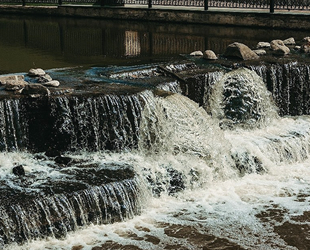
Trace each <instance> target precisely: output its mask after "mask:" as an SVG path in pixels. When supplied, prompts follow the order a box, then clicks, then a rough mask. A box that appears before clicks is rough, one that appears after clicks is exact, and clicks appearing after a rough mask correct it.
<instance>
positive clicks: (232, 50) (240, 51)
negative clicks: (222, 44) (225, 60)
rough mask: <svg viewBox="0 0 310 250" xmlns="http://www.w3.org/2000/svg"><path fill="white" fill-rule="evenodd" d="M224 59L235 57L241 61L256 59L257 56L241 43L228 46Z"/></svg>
mask: <svg viewBox="0 0 310 250" xmlns="http://www.w3.org/2000/svg"><path fill="white" fill-rule="evenodd" d="M224 56H225V57H237V58H240V59H242V60H253V59H258V58H259V56H258V55H257V54H256V53H255V52H254V51H253V50H251V49H250V48H249V47H248V46H246V45H245V44H243V43H238V42H235V43H232V44H230V45H228V47H227V48H226V51H225V53H224Z"/></svg>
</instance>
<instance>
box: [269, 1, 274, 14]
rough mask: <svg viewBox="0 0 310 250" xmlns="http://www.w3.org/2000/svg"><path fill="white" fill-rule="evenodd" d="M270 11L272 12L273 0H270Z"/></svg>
mask: <svg viewBox="0 0 310 250" xmlns="http://www.w3.org/2000/svg"><path fill="white" fill-rule="evenodd" d="M270 13H274V0H270Z"/></svg>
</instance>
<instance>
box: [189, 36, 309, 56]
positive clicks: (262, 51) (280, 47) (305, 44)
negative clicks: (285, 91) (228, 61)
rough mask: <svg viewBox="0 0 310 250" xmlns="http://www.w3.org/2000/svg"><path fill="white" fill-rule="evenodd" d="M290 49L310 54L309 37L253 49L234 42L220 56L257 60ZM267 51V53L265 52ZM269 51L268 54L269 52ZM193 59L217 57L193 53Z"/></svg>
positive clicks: (267, 44)
mask: <svg viewBox="0 0 310 250" xmlns="http://www.w3.org/2000/svg"><path fill="white" fill-rule="evenodd" d="M291 49H294V50H295V51H299V52H300V53H310V37H305V38H303V39H302V40H301V41H300V42H299V44H296V42H295V39H294V38H293V37H290V38H287V39H285V40H280V39H276V40H272V41H271V42H270V43H269V42H259V43H258V44H257V45H256V48H255V49H253V50H252V49H251V48H249V47H248V46H247V45H245V44H243V43H238V42H234V43H232V44H229V45H228V46H227V48H226V51H225V52H224V54H223V55H222V56H223V57H224V58H238V59H241V60H255V59H259V58H260V56H264V55H266V54H268V53H271V54H272V55H274V56H286V55H288V54H290V52H291ZM266 50H268V53H267V51H266ZM269 51H270V52H269ZM190 55H191V56H195V57H203V58H204V59H207V60H216V59H218V57H217V56H216V54H215V53H214V52H213V51H212V50H206V51H205V52H204V53H203V52H202V51H194V52H192V53H191V54H190Z"/></svg>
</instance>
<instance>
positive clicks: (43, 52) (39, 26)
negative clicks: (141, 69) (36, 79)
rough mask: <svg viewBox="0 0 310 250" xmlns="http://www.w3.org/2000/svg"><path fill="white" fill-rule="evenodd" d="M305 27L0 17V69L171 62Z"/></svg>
mask: <svg viewBox="0 0 310 250" xmlns="http://www.w3.org/2000/svg"><path fill="white" fill-rule="evenodd" d="M308 35H309V34H307V32H305V31H293V30H289V31H283V30H270V29H267V30H266V29H255V28H253V29H250V28H240V27H224V26H208V25H189V24H168V23H154V22H143V23H141V22H140V23H139V22H130V21H116V20H94V19H69V18H58V19H55V18H30V17H28V16H2V17H0V55H1V56H0V73H15V72H26V71H28V70H29V69H30V68H32V67H41V68H44V69H51V68H62V67H73V66H94V65H97V66H106V65H135V64H142V63H149V62H158V61H174V60H176V59H180V58H182V57H181V56H180V55H182V54H188V53H190V52H192V51H194V50H201V51H204V50H206V49H211V50H214V51H215V52H216V53H223V52H224V51H225V49H226V47H227V45H228V44H230V43H232V42H235V41H238V42H243V43H245V44H247V45H249V46H255V45H256V44H257V42H259V41H271V40H272V39H286V38H288V37H291V36H293V37H294V38H295V39H296V40H300V39H302V38H303V37H305V36H308Z"/></svg>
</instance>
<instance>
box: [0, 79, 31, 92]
mask: <svg viewBox="0 0 310 250" xmlns="http://www.w3.org/2000/svg"><path fill="white" fill-rule="evenodd" d="M27 85H28V83H27V82H25V81H19V82H15V81H12V82H8V83H7V84H6V85H5V90H8V91H16V90H21V89H23V88H24V87H25V86H27Z"/></svg>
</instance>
